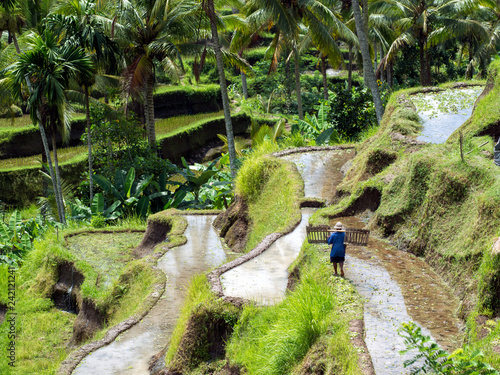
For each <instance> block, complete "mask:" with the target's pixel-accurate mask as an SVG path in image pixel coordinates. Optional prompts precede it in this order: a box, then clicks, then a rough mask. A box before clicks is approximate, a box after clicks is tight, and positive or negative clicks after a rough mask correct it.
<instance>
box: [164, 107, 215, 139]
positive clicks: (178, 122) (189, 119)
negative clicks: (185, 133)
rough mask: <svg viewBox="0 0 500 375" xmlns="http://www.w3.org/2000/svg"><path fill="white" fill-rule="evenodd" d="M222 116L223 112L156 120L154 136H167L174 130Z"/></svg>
mask: <svg viewBox="0 0 500 375" xmlns="http://www.w3.org/2000/svg"><path fill="white" fill-rule="evenodd" d="M220 116H224V111H219V112H213V113H198V114H196V115H183V116H175V117H169V118H164V119H156V135H157V136H161V135H167V134H170V133H173V132H174V131H176V130H179V129H183V128H186V127H188V126H189V125H191V124H193V123H195V122H198V121H202V120H210V119H213V118H216V117H220Z"/></svg>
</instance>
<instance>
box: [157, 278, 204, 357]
mask: <svg viewBox="0 0 500 375" xmlns="http://www.w3.org/2000/svg"><path fill="white" fill-rule="evenodd" d="M213 298H214V296H213V294H212V292H211V291H210V284H209V283H208V280H207V277H206V276H205V275H204V274H199V275H196V276H194V277H193V278H192V279H191V282H190V284H189V289H188V292H187V294H186V298H185V299H184V304H183V306H182V311H181V314H180V316H179V319H178V320H177V322H176V325H175V329H174V331H173V332H172V336H171V337H170V344H169V347H168V351H167V354H166V356H165V362H166V363H170V362H171V361H172V359H173V358H174V356H175V353H176V352H177V349H178V348H179V344H180V342H181V339H182V336H183V334H184V332H185V330H186V326H187V322H188V320H189V317H190V316H191V314H192V312H193V310H194V308H195V307H196V306H198V305H200V304H203V303H206V302H207V301H209V300H210V299H213Z"/></svg>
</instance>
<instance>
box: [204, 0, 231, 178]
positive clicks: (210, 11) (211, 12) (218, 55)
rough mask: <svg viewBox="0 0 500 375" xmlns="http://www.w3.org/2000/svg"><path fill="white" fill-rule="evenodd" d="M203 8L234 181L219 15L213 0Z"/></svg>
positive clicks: (229, 114)
mask: <svg viewBox="0 0 500 375" xmlns="http://www.w3.org/2000/svg"><path fill="white" fill-rule="evenodd" d="M202 5H203V9H204V11H205V13H206V14H207V16H208V18H209V19H210V29H211V31H212V43H213V45H214V50H215V59H216V61H217V70H218V72H219V82H220V91H221V95H222V107H223V109H224V122H225V124H226V135H227V145H228V150H229V165H230V168H231V177H232V179H233V181H234V180H235V178H236V149H235V147H234V132H233V124H232V121H231V110H230V107H229V96H228V95H227V83H226V74H225V72H224V61H223V60H222V50H221V46H220V42H219V33H218V32H217V17H216V14H215V6H214V1H213V0H203V3H202Z"/></svg>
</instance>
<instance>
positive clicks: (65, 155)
mask: <svg viewBox="0 0 500 375" xmlns="http://www.w3.org/2000/svg"><path fill="white" fill-rule="evenodd" d="M223 115H224V112H223V111H219V112H213V113H199V114H196V115H185V116H176V117H170V118H166V119H157V120H156V135H157V137H159V139H161V138H162V137H164V136H168V135H171V134H176V133H178V132H182V131H184V130H186V129H187V128H189V127H190V126H192V125H193V124H194V123H198V122H204V121H208V120H211V119H214V118H217V117H221V116H223ZM86 153H87V146H83V145H82V146H76V147H64V148H59V149H58V150H57V156H58V159H59V163H61V164H63V163H71V162H73V161H76V160H78V161H79V160H81V159H82V158H85V157H86ZM51 157H52V160H54V159H53V157H54V154H53V152H51ZM39 160H42V154H38V155H33V156H29V157H25V158H13V159H3V160H0V171H10V170H15V169H20V168H31V167H39V166H40V163H39Z"/></svg>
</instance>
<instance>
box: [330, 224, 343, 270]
mask: <svg viewBox="0 0 500 375" xmlns="http://www.w3.org/2000/svg"><path fill="white" fill-rule="evenodd" d="M333 230H334V232H333V233H332V234H331V236H330V237H329V238H328V245H332V251H330V263H333V269H334V270H335V276H338V273H337V263H338V264H340V276H342V277H343V276H344V260H345V245H344V238H345V230H344V227H343V225H342V223H341V222H340V221H339V222H338V223H337V224H335V226H334V227H333Z"/></svg>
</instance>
